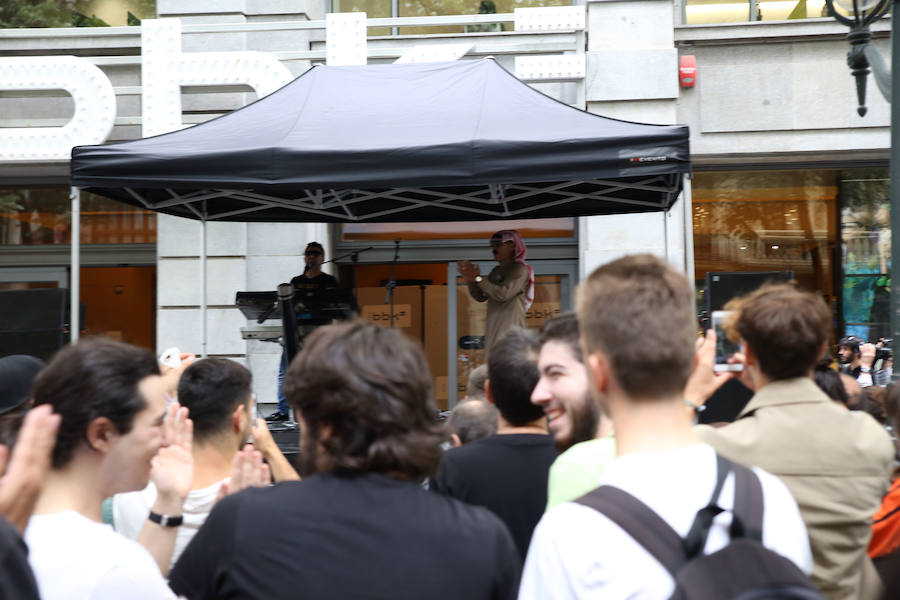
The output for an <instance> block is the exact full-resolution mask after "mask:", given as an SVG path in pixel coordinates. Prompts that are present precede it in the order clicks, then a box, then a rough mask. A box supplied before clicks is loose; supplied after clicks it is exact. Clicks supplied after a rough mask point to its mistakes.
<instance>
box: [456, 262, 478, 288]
mask: <svg viewBox="0 0 900 600" xmlns="http://www.w3.org/2000/svg"><path fill="white" fill-rule="evenodd" d="M456 270H457V271H458V272H459V274H460V276H461V277H462V278H463V281H465V282H466V283H472V282H473V281H475V278H476V277H478V276H479V275H480V274H481V268H480V267H479V266H478V265H476V264H472V261H468V260H461V261H459V262H458V263H456Z"/></svg>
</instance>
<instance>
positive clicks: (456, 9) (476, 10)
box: [332, 0, 572, 35]
mask: <svg viewBox="0 0 900 600" xmlns="http://www.w3.org/2000/svg"><path fill="white" fill-rule="evenodd" d="M392 4H393V2H392V1H391V0H332V12H365V13H366V15H367V16H369V17H373V18H374V17H431V16H436V15H474V14H497V13H511V12H513V10H514V9H516V8H525V7H530V6H571V5H572V0H435V1H433V2H432V1H428V0H400V1H399V3H398V4H397V5H396V6H397V14H392V12H391V6H392ZM506 29H508V27H506V26H504V24H503V23H486V24H483V25H468V26H465V27H460V26H457V27H401V28H399V29H398V33H400V34H406V35H422V34H435V33H484V32H492V31H496V32H500V31H504V30H506ZM389 33H390V31H389V30H387V29H386V28H385V30H384V31H381V30H379V31H375V30H370V31H369V35H388V34H389Z"/></svg>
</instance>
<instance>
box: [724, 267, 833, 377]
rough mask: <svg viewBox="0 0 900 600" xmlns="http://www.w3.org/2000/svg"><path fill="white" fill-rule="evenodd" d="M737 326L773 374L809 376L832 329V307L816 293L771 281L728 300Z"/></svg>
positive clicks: (768, 373)
mask: <svg viewBox="0 0 900 600" xmlns="http://www.w3.org/2000/svg"><path fill="white" fill-rule="evenodd" d="M726 308H735V309H736V310H737V311H738V313H737V319H736V320H735V324H734V326H735V328H736V329H737V332H738V334H740V336H741V338H742V339H743V340H744V341H745V342H747V345H748V346H750V348H751V349H752V350H753V353H754V354H755V355H756V360H757V361H758V362H759V368H760V370H761V371H762V372H763V374H764V375H765V376H766V377H768V378H770V379H774V380H780V379H791V378H794V377H805V376H807V375H809V372H810V371H811V370H812V368H813V367H814V366H815V365H816V363H817V362H819V358H820V357H821V355H822V348H823V346H824V344H825V342H826V341H827V340H828V334H829V331H830V330H831V312H830V311H829V310H828V307H827V306H826V305H825V301H824V300H822V298H820V297H819V296H817V295H816V294H812V293H810V292H804V291H801V290H798V289H797V288H796V287H794V286H793V285H791V284H788V283H780V284H768V285H764V286H763V287H761V288H759V289H758V290H756V291H755V292H751V293H750V294H748V295H747V296H744V297H743V298H740V299H738V300H737V301H735V302H733V303H729V305H728V306H726Z"/></svg>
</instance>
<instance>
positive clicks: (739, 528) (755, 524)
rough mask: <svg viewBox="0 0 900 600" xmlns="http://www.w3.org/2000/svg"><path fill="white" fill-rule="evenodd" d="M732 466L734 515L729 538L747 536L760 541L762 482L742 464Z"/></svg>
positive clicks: (762, 503) (762, 505) (761, 527)
mask: <svg viewBox="0 0 900 600" xmlns="http://www.w3.org/2000/svg"><path fill="white" fill-rule="evenodd" d="M732 467H733V468H734V510H732V514H733V515H734V516H733V518H732V520H731V530H730V532H729V533H730V534H731V539H735V538H740V537H744V538H748V539H751V540H756V541H757V542H762V530H763V509H764V506H765V502H764V501H763V491H762V484H761V483H760V481H759V477H757V476H756V473H754V472H753V471H752V470H751V469H749V468H747V467H745V466H744V465H739V464H736V463H733V464H732Z"/></svg>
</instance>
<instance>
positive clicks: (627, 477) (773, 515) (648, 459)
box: [519, 444, 812, 600]
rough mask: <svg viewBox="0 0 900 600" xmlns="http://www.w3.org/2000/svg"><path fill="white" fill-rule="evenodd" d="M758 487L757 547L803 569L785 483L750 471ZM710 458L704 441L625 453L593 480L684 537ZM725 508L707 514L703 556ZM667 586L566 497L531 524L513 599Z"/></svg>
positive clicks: (604, 521)
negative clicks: (646, 508)
mask: <svg viewBox="0 0 900 600" xmlns="http://www.w3.org/2000/svg"><path fill="white" fill-rule="evenodd" d="M753 471H754V472H755V473H756V475H757V476H758V477H759V480H760V483H761V484H762V490H763V499H764V503H765V509H764V512H763V544H764V545H765V546H766V547H767V548H769V549H770V550H773V551H775V552H778V553H779V554H781V555H782V556H785V557H787V558H789V559H790V560H792V561H793V562H794V563H795V564H796V565H797V566H798V567H800V569H801V570H802V571H803V572H804V573H807V574H809V573H810V571H811V570H812V556H811V554H810V549H809V538H808V536H807V533H806V527H805V526H804V525H803V521H802V519H801V518H800V511H799V510H798V509H797V504H796V502H794V499H793V497H792V496H791V494H790V492H789V491H788V489H787V487H785V485H784V484H783V483H782V482H781V481H780V480H779V479H777V478H776V477H774V476H773V475H771V474H769V473H766V472H765V471H763V470H762V469H757V468H754V469H753ZM715 481H716V455H715V451H714V450H713V448H712V447H711V446H709V445H707V444H696V445H693V446H688V447H684V448H677V449H672V450H667V451H665V452H642V453H634V454H627V455H625V456H621V457H619V458H617V459H616V460H615V461H613V462H612V463H611V464H610V465H609V466H608V467H607V469H606V471H605V473H604V474H603V477H602V478H601V480H600V482H599V484H601V485H602V484H607V485H613V486H616V487H618V488H621V489H623V490H625V491H627V492H628V493H630V494H632V495H633V496H635V497H636V498H638V499H640V500H641V501H642V502H644V503H645V504H646V505H647V506H649V507H650V508H651V509H653V510H654V511H656V513H657V514H658V515H659V516H660V517H662V518H663V520H665V521H666V522H667V523H668V524H669V525H670V526H671V527H672V528H673V529H674V530H675V531H676V532H678V534H679V535H680V536H682V537H685V536H686V535H687V533H688V530H689V529H690V527H691V523H693V520H694V516H695V515H696V513H697V511H698V510H699V509H700V508H702V507H703V506H705V505H706V504H707V502H708V501H709V499H710V496H712V492H713V487H714V486H715ZM719 500H720V504H721V505H722V507H723V508H731V506H732V505H733V502H734V475H733V474H731V475H729V476H728V478H727V479H726V480H725V485H724V487H723V488H722V493H721V495H720V496H719ZM730 524H731V513H730V512H724V513H721V514H720V515H719V516H717V517H716V518H715V520H714V521H713V527H712V529H711V530H710V534H709V537H708V539H707V543H706V547H705V549H704V551H705V553H707V554H709V553H712V552H715V551H717V550H719V549H721V548H722V547H724V546H725V545H726V544H727V542H728V540H729V536H728V526H729V525H730ZM674 587H675V582H674V580H673V579H672V577H671V575H669V572H668V571H666V569H665V568H664V567H663V566H662V565H660V564H659V562H657V561H656V559H654V558H653V557H652V556H651V555H650V554H649V553H647V551H646V550H644V548H643V546H640V545H639V544H638V543H637V542H635V541H634V540H633V539H632V538H631V536H629V535H628V534H626V533H625V532H624V531H623V530H622V529H621V528H620V527H619V526H618V525H616V524H615V523H613V522H612V521H610V520H609V519H608V518H607V517H606V516H604V515H602V514H600V513H599V512H597V511H596V510H594V509H593V508H589V507H587V506H583V505H581V504H576V503H573V502H566V503H563V504H560V505H559V506H557V507H555V508H553V509H551V510H550V511H548V512H547V513H546V514H544V517H543V518H542V519H541V521H540V523H538V526H537V528H536V529H535V531H534V536H533V537H532V539H531V546H530V547H529V549H528V557H527V558H526V560H525V569H524V572H523V574H522V583H521V586H520V588H519V600H539V599H544V598H553V599H554V600H560V599H566V598H604V599H615V598H628V599H629V600H637V599H648V600H649V599H654V600H657V599H659V598H668V597H669V596H670V595H671V594H672V592H673V590H674Z"/></svg>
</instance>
